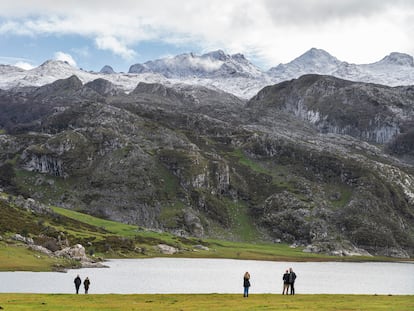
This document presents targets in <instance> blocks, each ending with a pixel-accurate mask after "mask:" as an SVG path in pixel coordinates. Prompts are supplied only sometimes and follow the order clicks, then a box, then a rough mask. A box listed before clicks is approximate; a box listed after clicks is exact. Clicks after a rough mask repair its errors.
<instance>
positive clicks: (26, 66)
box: [14, 61, 35, 70]
mask: <svg viewBox="0 0 414 311" xmlns="http://www.w3.org/2000/svg"><path fill="white" fill-rule="evenodd" d="M14 66H16V67H19V68H22V69H24V70H30V69H33V68H34V67H35V66H33V65H32V64H30V63H28V62H23V61H19V62H17V63H15V64H14Z"/></svg>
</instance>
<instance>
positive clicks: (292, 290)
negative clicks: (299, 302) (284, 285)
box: [289, 268, 296, 295]
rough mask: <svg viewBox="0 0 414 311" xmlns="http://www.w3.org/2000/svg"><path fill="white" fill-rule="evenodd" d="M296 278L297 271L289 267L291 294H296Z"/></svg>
mask: <svg viewBox="0 0 414 311" xmlns="http://www.w3.org/2000/svg"><path fill="white" fill-rule="evenodd" d="M295 280H296V273H295V272H293V269H292V268H289V286H290V294H291V295H294V294H295Z"/></svg>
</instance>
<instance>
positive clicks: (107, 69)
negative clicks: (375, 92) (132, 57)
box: [0, 48, 414, 99]
mask: <svg viewBox="0 0 414 311" xmlns="http://www.w3.org/2000/svg"><path fill="white" fill-rule="evenodd" d="M304 74H323V75H332V76H335V77H339V78H343V79H347V80H352V81H361V82H372V83H379V84H384V85H389V86H398V85H412V84H414V62H413V58H412V56H410V55H407V54H402V53H391V54H390V55H388V56H386V57H384V58H383V59H382V60H380V61H378V62H375V63H372V64H362V65H357V64H350V63H347V62H344V61H340V60H338V59H337V58H335V57H334V56H332V55H330V54H329V53H327V52H326V51H324V50H320V49H315V48H312V49H310V50H309V51H307V52H306V53H304V54H303V55H301V56H299V57H297V58H295V59H294V60H293V61H291V62H289V63H287V64H279V65H278V66H276V67H273V68H271V69H269V70H268V71H263V70H261V69H260V68H258V67H257V66H255V65H254V64H253V63H251V62H250V61H249V60H248V59H246V58H245V57H244V56H243V55H242V54H234V55H228V54H226V53H224V52H223V51H221V50H218V51H213V52H210V53H206V54H203V55H200V56H199V55H195V54H193V53H186V54H181V55H177V56H174V57H169V58H163V59H157V60H152V61H147V62H145V63H143V64H139V63H137V64H133V65H132V66H131V67H130V69H129V72H128V73H116V72H114V70H113V68H112V67H111V66H109V65H106V66H104V67H103V68H102V69H101V71H100V72H99V73H97V72H88V71H85V70H82V69H77V68H74V67H71V66H70V65H69V64H67V63H64V62H60V61H46V62H45V63H43V64H42V65H40V66H39V67H37V68H34V69H32V70H22V69H20V68H17V67H13V66H7V65H0V89H11V88H14V87H24V86H42V85H45V84H49V83H52V82H54V81H56V80H57V79H65V78H68V77H70V76H72V75H76V76H77V77H78V78H79V79H80V80H81V81H82V82H83V83H87V82H91V81H93V80H95V79H98V78H102V79H105V80H108V81H110V82H111V83H113V84H114V85H115V87H116V88H118V89H120V90H122V91H124V92H127V93H129V92H131V91H133V90H134V88H135V86H136V85H137V84H138V83H139V82H146V83H162V84H167V85H170V86H171V85H173V84H186V85H193V86H204V87H208V88H210V89H212V90H221V91H225V92H228V93H231V94H233V95H236V96H238V97H240V98H243V99H250V98H251V97H253V96H254V95H256V93H257V92H258V91H259V90H260V89H262V88H263V87H265V86H267V85H272V84H276V83H279V82H282V81H287V80H291V79H295V78H298V77H300V76H302V75H304Z"/></svg>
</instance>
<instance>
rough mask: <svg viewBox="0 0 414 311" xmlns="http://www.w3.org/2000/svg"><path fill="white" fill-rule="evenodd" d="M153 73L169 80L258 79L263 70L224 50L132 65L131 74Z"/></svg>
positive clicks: (188, 54) (239, 55)
mask: <svg viewBox="0 0 414 311" xmlns="http://www.w3.org/2000/svg"><path fill="white" fill-rule="evenodd" d="M143 72H152V73H159V74H162V75H164V76H165V77H167V78H179V79H180V78H194V77H195V78H217V77H230V76H233V77H234V76H246V77H257V76H259V75H261V74H262V72H261V70H260V69H259V68H257V67H256V66H254V65H253V64H252V63H250V62H249V61H248V60H247V59H246V58H245V57H244V56H243V55H242V54H235V55H229V54H226V53H225V52H223V51H222V50H217V51H213V52H209V53H206V54H203V55H201V56H198V55H195V54H193V53H186V54H180V55H177V56H175V57H171V58H162V59H157V60H155V61H148V62H145V63H144V64H135V65H132V66H131V67H130V69H129V73H143Z"/></svg>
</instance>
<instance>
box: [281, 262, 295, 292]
mask: <svg viewBox="0 0 414 311" xmlns="http://www.w3.org/2000/svg"><path fill="white" fill-rule="evenodd" d="M282 279H283V291H282V295H284V294H285V293H286V295H288V294H289V288H290V294H291V295H294V294H295V280H296V273H295V272H293V269H292V268H289V270H286V272H285V274H283V278H282Z"/></svg>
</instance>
